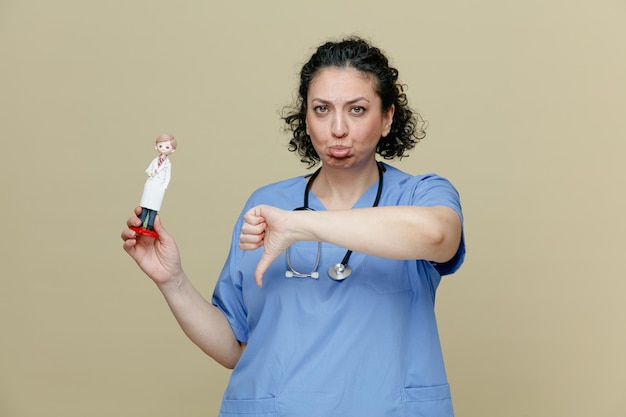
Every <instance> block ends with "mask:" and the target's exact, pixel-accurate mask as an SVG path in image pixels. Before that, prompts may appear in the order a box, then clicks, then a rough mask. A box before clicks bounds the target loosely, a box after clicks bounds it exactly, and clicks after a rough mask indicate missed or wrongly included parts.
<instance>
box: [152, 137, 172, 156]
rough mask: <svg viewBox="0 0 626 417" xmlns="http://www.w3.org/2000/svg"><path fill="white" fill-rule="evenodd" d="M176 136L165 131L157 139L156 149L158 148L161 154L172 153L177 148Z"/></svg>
mask: <svg viewBox="0 0 626 417" xmlns="http://www.w3.org/2000/svg"><path fill="white" fill-rule="evenodd" d="M176 144H177V142H176V138H175V137H174V136H172V135H170V134H167V133H164V134H162V135H161V136H159V137H158V138H157V140H156V144H155V146H154V149H156V150H157V151H158V152H159V153H160V154H161V155H165V156H167V155H170V154H172V153H174V151H175V150H176Z"/></svg>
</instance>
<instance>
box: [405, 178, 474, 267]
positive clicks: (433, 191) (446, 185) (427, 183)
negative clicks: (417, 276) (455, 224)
mask: <svg viewBox="0 0 626 417" xmlns="http://www.w3.org/2000/svg"><path fill="white" fill-rule="evenodd" d="M413 180H414V181H416V183H415V184H414V185H415V186H414V188H413V195H412V202H413V204H414V205H417V206H425V207H435V206H445V207H450V208H451V209H453V210H454V211H455V212H456V213H457V214H458V215H459V219H460V220H461V225H463V212H462V209H461V200H460V197H459V193H458V191H457V190H456V188H454V186H453V185H452V184H451V183H450V181H448V180H447V179H445V178H443V177H440V176H438V175H434V174H429V175H425V176H420V177H413ZM464 259H465V232H464V231H462V233H461V242H460V243H459V248H458V249H457V251H456V253H455V255H454V256H453V257H452V259H450V260H449V261H447V262H444V263H432V264H433V266H434V267H435V269H436V270H437V272H439V274H440V275H450V274H453V273H454V272H456V271H457V270H458V269H459V268H460V267H461V265H462V264H463V261H464Z"/></svg>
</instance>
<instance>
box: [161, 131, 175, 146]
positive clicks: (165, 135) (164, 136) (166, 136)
mask: <svg viewBox="0 0 626 417" xmlns="http://www.w3.org/2000/svg"><path fill="white" fill-rule="evenodd" d="M161 142H169V143H170V144H171V145H172V148H173V149H176V145H177V142H176V138H175V137H174V136H172V135H170V134H169V133H163V134H162V135H161V136H159V137H158V138H157V139H156V143H161Z"/></svg>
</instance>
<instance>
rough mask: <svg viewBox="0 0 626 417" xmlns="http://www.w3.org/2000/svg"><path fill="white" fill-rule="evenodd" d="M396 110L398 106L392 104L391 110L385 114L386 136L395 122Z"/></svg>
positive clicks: (384, 130) (384, 126)
mask: <svg viewBox="0 0 626 417" xmlns="http://www.w3.org/2000/svg"><path fill="white" fill-rule="evenodd" d="M395 111H396V107H395V106H394V105H393V104H392V105H391V107H389V110H387V112H386V113H385V114H384V115H383V131H382V137H386V136H387V135H388V134H389V132H390V131H391V125H392V124H393V115H394V113H395Z"/></svg>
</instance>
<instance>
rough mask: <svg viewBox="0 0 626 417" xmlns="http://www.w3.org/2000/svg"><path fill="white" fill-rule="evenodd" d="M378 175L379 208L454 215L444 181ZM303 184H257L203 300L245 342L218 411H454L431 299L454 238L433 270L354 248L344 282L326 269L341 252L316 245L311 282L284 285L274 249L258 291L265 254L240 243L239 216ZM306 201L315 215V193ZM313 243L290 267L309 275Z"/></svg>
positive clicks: (298, 200)
mask: <svg viewBox="0 0 626 417" xmlns="http://www.w3.org/2000/svg"><path fill="white" fill-rule="evenodd" d="M385 169H386V171H385V173H384V177H383V185H384V186H383V191H382V195H381V199H380V203H379V205H380V206H396V205H414V206H441V205H443V206H448V207H451V208H452V209H454V210H455V211H456V212H457V213H458V214H459V216H460V217H461V219H462V214H461V205H460V202H459V196H458V193H457V191H456V190H455V189H454V187H453V186H452V185H451V184H450V182H449V181H447V180H446V179H444V178H442V177H439V176H437V175H433V174H429V175H420V176H411V175H408V174H406V173H404V172H402V171H400V170H398V169H396V168H394V167H391V166H390V165H386V164H385ZM305 186H306V181H305V177H297V178H293V179H289V180H285V181H281V182H278V183H275V184H271V185H268V186H265V187H263V188H260V189H259V190H257V191H255V192H254V193H253V194H252V196H251V197H250V199H249V200H248V202H247V203H246V205H245V207H244V209H243V211H242V215H241V216H240V217H239V219H238V221H237V224H236V225H235V228H234V231H233V241H232V243H231V248H230V253H229V256H228V259H227V260H226V263H225V265H224V269H223V270H222V273H221V274H220V277H219V280H218V282H217V285H216V288H215V292H214V294H213V303H214V304H215V305H216V306H217V307H218V308H220V309H221V310H222V311H223V312H224V314H225V315H226V317H227V319H228V321H229V322H230V324H231V326H232V328H233V331H234V333H235V336H236V337H237V339H238V340H239V341H241V342H244V343H247V344H248V345H247V347H246V349H245V351H244V353H243V355H242V356H241V359H240V360H239V362H238V363H237V365H236V366H235V369H234V370H233V372H232V375H231V378H230V382H229V384H228V387H227V389H226V392H225V393H224V398H223V402H222V408H221V411H220V416H223V417H226V416H231V417H232V416H240V415H241V416H244V415H245V416H246V417H255V416H258V417H261V416H262V417H274V416H297V417H307V416H311V417H313V416H315V417H318V416H325V417H328V416H341V417H349V416H359V417H363V416H376V417H384V416H393V417H397V416H422V415H423V416H429V417H443V416H445V417H449V416H452V415H453V409H452V401H451V398H450V388H449V386H448V382H447V378H446V374H445V369H444V363H443V357H442V353H441V347H440V343H439V335H438V332H437V324H436V321H435V314H434V302H435V292H436V289H437V286H438V285H439V281H440V279H441V276H442V275H445V274H451V273H453V272H455V271H456V270H457V269H458V268H459V267H460V266H461V264H462V262H463V258H464V255H465V244H464V242H463V241H462V242H461V245H460V246H459V249H458V251H457V253H456V255H455V256H454V258H453V259H452V260H450V261H449V262H447V263H445V264H439V265H434V264H431V263H430V262H427V261H423V260H412V261H398V260H392V259H384V258H379V257H375V256H366V255H363V254H360V253H356V252H355V253H353V254H352V256H351V257H350V261H349V264H350V266H351V267H352V269H353V271H352V275H350V276H349V277H348V278H347V279H346V280H345V281H342V282H337V281H333V280H331V279H330V278H329V277H328V276H327V274H326V271H327V269H328V268H329V267H330V266H331V265H334V264H336V263H338V262H340V261H341V260H342V258H343V257H344V255H345V253H346V249H344V248H339V247H337V246H334V245H331V244H328V243H322V250H321V259H320V265H319V268H318V271H319V272H320V277H319V279H312V278H286V277H285V271H286V270H287V269H288V268H287V262H286V260H285V256H284V254H283V255H282V256H281V257H279V258H277V259H276V260H275V261H274V263H273V264H272V265H271V266H270V268H269V269H268V271H267V272H266V273H265V276H264V279H263V287H262V288H259V287H258V286H257V285H256V283H255V281H254V270H255V268H256V265H257V263H258V261H259V259H260V257H261V254H262V250H263V249H262V248H260V249H258V250H256V251H242V250H240V249H239V248H238V241H239V234H240V231H241V225H242V222H243V220H242V216H243V213H245V212H246V211H247V210H248V209H250V208H251V207H254V206H256V205H258V204H268V205H272V206H276V207H279V208H282V209H286V210H292V209H294V208H296V207H301V206H302V204H303V194H304V189H305ZM377 188H378V184H377V183H375V184H373V185H372V186H371V187H370V189H369V190H367V191H366V192H365V193H364V195H363V196H362V197H361V199H360V200H359V201H358V202H357V204H356V205H355V208H361V207H371V206H372V204H373V202H374V199H375V196H376V190H377ZM309 206H310V207H311V208H312V209H314V210H324V207H323V205H322V204H321V202H320V201H319V200H318V199H317V197H316V196H315V195H314V193H311V194H310V197H309ZM391 244H392V243H391ZM317 248H318V244H317V242H298V243H296V244H294V245H293V246H292V247H291V249H290V259H291V263H292V265H293V267H294V269H295V270H297V271H302V272H309V271H311V270H312V268H313V265H314V264H315V258H316V256H317Z"/></svg>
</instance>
